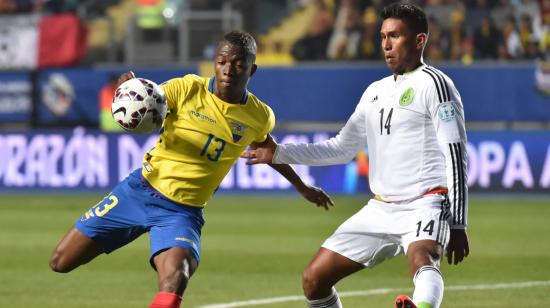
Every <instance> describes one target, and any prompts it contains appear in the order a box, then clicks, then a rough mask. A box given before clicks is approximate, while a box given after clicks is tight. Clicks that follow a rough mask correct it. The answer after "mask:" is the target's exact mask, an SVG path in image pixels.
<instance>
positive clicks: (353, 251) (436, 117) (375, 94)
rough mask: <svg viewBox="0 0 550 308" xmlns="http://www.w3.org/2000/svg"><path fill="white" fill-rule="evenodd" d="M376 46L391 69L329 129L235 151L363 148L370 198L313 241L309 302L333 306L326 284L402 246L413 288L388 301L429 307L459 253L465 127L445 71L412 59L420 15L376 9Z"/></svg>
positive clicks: (334, 155)
mask: <svg viewBox="0 0 550 308" xmlns="http://www.w3.org/2000/svg"><path fill="white" fill-rule="evenodd" d="M381 17H382V19H383V23H382V28H381V31H380V34H381V38H382V40H381V45H382V46H381V47H382V49H383V52H384V55H385V59H386V64H387V65H388V67H389V68H390V70H391V71H392V73H393V74H392V75H391V76H389V77H386V78H383V79H381V80H379V81H376V82H374V83H372V84H371V85H370V86H369V87H368V88H367V90H366V91H365V93H364V94H363V96H362V97H361V100H360V102H359V104H358V105H357V108H356V110H355V112H354V113H353V114H352V116H351V118H350V119H349V120H348V122H347V123H346V125H345V126H344V127H343V128H342V130H341V131H340V132H339V134H338V135H337V136H336V137H334V138H331V139H329V140H327V141H324V142H319V143H313V144H285V145H277V144H275V143H271V144H270V145H269V146H266V147H263V148H259V149H256V150H252V151H249V152H247V153H244V154H243V155H242V157H246V158H249V161H248V163H249V164H257V163H275V164H277V163H291V164H305V165H312V166H317V165H330V164H340V163H346V162H348V161H350V160H351V159H353V157H354V156H355V155H356V153H357V152H359V151H360V150H361V149H363V148H364V147H365V146H368V151H369V170H370V174H369V184H370V188H371V190H372V192H374V193H375V194H376V196H375V197H374V198H373V199H371V200H369V202H368V204H367V205H366V206H365V207H363V208H362V209H361V210H360V211H359V212H358V213H356V214H355V215H353V216H352V217H350V218H349V219H348V220H347V221H345V222H344V223H343V224H342V225H341V226H340V227H339V228H338V229H337V230H336V231H335V233H334V234H333V235H332V236H330V237H329V238H328V239H327V240H326V241H325V242H324V243H323V245H322V247H321V248H320V250H319V251H318V252H317V254H316V255H315V256H314V258H313V260H312V261H311V263H310V264H309V265H308V266H307V268H306V269H305V270H304V273H303V288H304V293H305V296H306V297H307V300H308V305H309V307H324V308H332V307H334V308H337V307H342V304H341V303H340V299H339V298H338V294H337V293H336V290H335V288H334V285H335V284H336V283H337V282H338V281H339V280H341V279H342V278H344V277H346V276H348V275H350V274H352V273H354V272H357V271H359V270H361V269H363V268H365V267H373V266H375V265H377V264H379V263H380V262H382V261H384V260H386V259H389V258H392V257H394V256H397V255H399V254H401V253H405V254H406V256H407V260H408V265H409V272H410V274H411V276H412V277H413V282H414V284H415V290H414V294H413V298H412V300H411V299H410V298H408V297H407V296H399V297H398V298H397V299H396V307H422V308H426V307H430V308H433V307H439V305H440V304H441V301H442V298H443V288H444V285H443V279H442V276H441V272H440V269H439V265H440V260H441V258H442V257H443V253H444V251H445V249H446V255H447V259H448V262H449V263H450V264H451V263H454V264H458V263H460V262H462V260H463V259H464V257H466V256H467V255H468V254H469V245H468V236H467V234H466V223H467V214H468V212H467V203H468V198H467V186H466V184H467V174H466V170H467V169H466V132H465V127H464V113H463V106H462V102H461V99H460V95H459V93H458V91H457V89H456V88H455V86H454V84H453V82H452V81H451V79H450V78H449V77H447V76H446V75H445V74H443V73H442V72H441V71H439V70H437V69H435V68H433V67H431V66H428V65H426V64H424V63H423V62H422V53H423V50H424V47H425V45H426V42H427V39H428V24H427V21H426V15H425V14H424V12H423V11H422V10H421V9H419V8H418V7H416V6H414V5H411V4H392V5H389V6H388V7H386V8H384V10H383V11H382V14H381Z"/></svg>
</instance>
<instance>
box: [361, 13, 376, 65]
mask: <svg viewBox="0 0 550 308" xmlns="http://www.w3.org/2000/svg"><path fill="white" fill-rule="evenodd" d="M378 14H379V12H378V11H376V9H375V8H374V7H368V8H367V9H365V13H364V14H363V36H362V38H361V46H360V51H359V53H360V56H361V58H363V59H368V60H374V59H379V58H380V57H381V55H380V46H379V42H380V31H379V30H380V23H379V21H378Z"/></svg>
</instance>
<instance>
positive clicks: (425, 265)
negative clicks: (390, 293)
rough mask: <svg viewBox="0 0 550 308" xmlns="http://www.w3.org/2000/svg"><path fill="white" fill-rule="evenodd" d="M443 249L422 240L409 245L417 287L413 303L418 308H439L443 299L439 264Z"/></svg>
mask: <svg viewBox="0 0 550 308" xmlns="http://www.w3.org/2000/svg"><path fill="white" fill-rule="evenodd" d="M442 254H443V247H441V245H439V244H438V243H437V242H436V241H432V240H421V241H417V242H413V243H411V244H410V245H409V248H408V251H407V259H408V261H409V270H410V272H411V274H412V275H413V282H414V285H415V288H414V293H413V302H414V303H415V304H416V306H417V307H418V308H437V307H439V305H440V304H441V301H442V299H443V289H444V283H443V277H442V275H441V272H440V271H439V263H440V260H441V256H442Z"/></svg>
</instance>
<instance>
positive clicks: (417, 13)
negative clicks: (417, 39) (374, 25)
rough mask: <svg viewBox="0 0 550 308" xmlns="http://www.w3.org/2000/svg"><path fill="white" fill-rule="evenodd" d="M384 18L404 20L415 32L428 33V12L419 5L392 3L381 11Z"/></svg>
mask: <svg viewBox="0 0 550 308" xmlns="http://www.w3.org/2000/svg"><path fill="white" fill-rule="evenodd" d="M380 17H381V18H382V20H386V19H388V18H395V19H401V20H403V21H404V22H405V23H406V24H407V25H408V26H409V27H411V29H412V30H413V31H414V32H415V34H419V33H426V34H428V19H427V18H426V13H424V11H423V10H422V9H421V8H419V7H418V6H416V5H414V4H410V3H393V4H390V5H388V6H386V7H384V9H382V12H381V13H380Z"/></svg>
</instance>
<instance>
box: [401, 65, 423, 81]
mask: <svg viewBox="0 0 550 308" xmlns="http://www.w3.org/2000/svg"><path fill="white" fill-rule="evenodd" d="M426 66H427V65H426V64H425V63H424V62H422V63H421V64H420V65H419V66H418V67H417V68H415V69H414V70H412V71H410V72H406V73H404V74H402V75H397V76H396V77H395V78H394V81H395V82H400V81H403V80H406V79H407V78H409V77H411V76H412V75H413V74H414V73H416V72H419V71H421V70H422V69H423V68H425V67H426Z"/></svg>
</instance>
